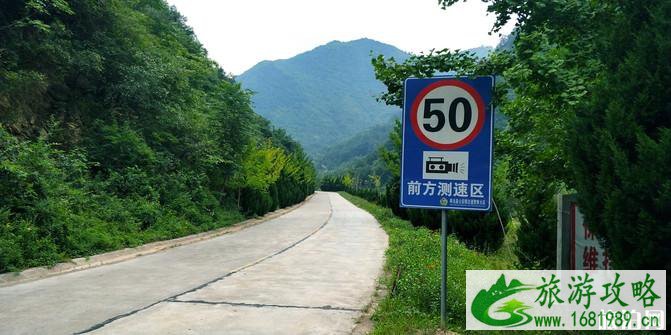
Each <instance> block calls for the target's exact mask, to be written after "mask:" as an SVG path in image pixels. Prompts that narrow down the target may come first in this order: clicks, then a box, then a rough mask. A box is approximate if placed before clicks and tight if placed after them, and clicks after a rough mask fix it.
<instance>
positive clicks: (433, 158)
mask: <svg viewBox="0 0 671 335" xmlns="http://www.w3.org/2000/svg"><path fill="white" fill-rule="evenodd" d="M423 158H424V159H423V162H422V167H423V169H422V177H423V178H424V179H439V180H468V152H461V151H424V155H423Z"/></svg>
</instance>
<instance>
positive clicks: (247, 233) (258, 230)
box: [0, 192, 387, 335]
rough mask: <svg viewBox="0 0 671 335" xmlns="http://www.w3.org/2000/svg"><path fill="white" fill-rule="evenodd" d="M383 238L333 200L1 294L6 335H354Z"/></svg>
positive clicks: (1, 327) (1, 330) (320, 196)
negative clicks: (352, 333) (203, 238)
mask: <svg viewBox="0 0 671 335" xmlns="http://www.w3.org/2000/svg"><path fill="white" fill-rule="evenodd" d="M386 246H387V236H386V234H385V233H384V231H383V230H382V229H381V228H380V227H379V225H378V224H377V222H376V221H375V219H374V218H373V217H372V216H371V215H370V214H368V213H366V212H364V211H362V210H360V209H358V208H357V207H355V206H354V205H352V204H351V203H349V202H348V201H347V200H345V199H344V198H342V197H341V196H340V195H338V194H336V193H325V192H318V193H317V194H316V195H315V196H314V197H312V198H311V199H310V200H309V201H307V202H306V203H305V204H304V205H302V206H301V207H299V208H297V209H295V210H294V211H292V212H289V213H287V214H285V215H283V216H280V217H278V218H275V219H272V220H270V221H267V222H265V223H262V224H259V225H255V226H252V227H249V228H247V229H244V230H242V231H239V232H236V233H232V234H228V235H223V236H220V237H217V238H213V239H210V240H207V241H203V242H198V243H194V244H190V245H186V246H181V247H177V248H173V249H169V250H166V251H163V252H160V253H156V254H152V255H147V256H142V257H138V258H135V259H132V260H129V261H125V262H121V263H116V264H112V265H106V266H101V267H97V268H93V269H89V270H84V271H79V272H73V273H68V274H64V275H59V276H55V277H50V278H46V279H42V280H38V281H34V282H28V283H23V284H18V285H14V286H9V287H3V288H0V334H3V335H4V334H82V333H84V334H347V333H349V332H350V331H351V329H352V328H353V327H354V325H355V321H356V319H357V318H358V317H359V315H360V314H361V311H362V309H363V308H364V307H365V306H366V304H367V303H368V302H369V301H370V298H371V295H372V294H373V292H374V290H375V285H376V280H377V277H378V276H379V275H380V273H381V270H382V264H383V258H384V250H385V249H386Z"/></svg>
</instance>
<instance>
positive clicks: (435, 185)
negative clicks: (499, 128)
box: [401, 76, 494, 211]
mask: <svg viewBox="0 0 671 335" xmlns="http://www.w3.org/2000/svg"><path fill="white" fill-rule="evenodd" d="M493 87H494V78H493V77H491V76H486V77H476V78H475V79H472V78H465V77H464V78H457V77H434V78H409V79H407V80H406V81H405V92H404V94H405V96H404V100H403V102H404V103H403V152H402V158H401V207H411V208H435V209H459V210H472V211H489V210H490V209H491V196H492V149H493V131H494V130H493V126H494V111H493V109H492V106H491V100H492V89H493Z"/></svg>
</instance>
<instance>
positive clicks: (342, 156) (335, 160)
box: [314, 121, 394, 173]
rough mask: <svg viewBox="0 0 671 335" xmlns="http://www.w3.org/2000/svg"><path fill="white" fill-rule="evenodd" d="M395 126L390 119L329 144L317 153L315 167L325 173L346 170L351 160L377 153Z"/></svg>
mask: <svg viewBox="0 0 671 335" xmlns="http://www.w3.org/2000/svg"><path fill="white" fill-rule="evenodd" d="M393 127H394V124H393V122H392V121H390V122H388V123H384V124H380V125H377V126H374V127H372V128H369V129H366V130H364V131H361V132H359V133H357V134H355V135H353V136H351V137H349V138H347V139H345V140H344V141H341V142H338V143H336V144H334V145H331V146H329V147H328V148H327V149H326V150H324V152H321V153H319V154H316V155H315V157H314V162H315V167H316V168H317V169H319V170H320V171H322V172H325V173H328V172H334V171H342V170H346V169H347V168H348V167H349V165H350V163H351V161H353V160H356V159H364V158H366V159H367V158H369V157H368V156H370V155H371V153H374V154H377V150H378V148H379V147H380V146H383V145H385V144H386V143H387V142H388V140H389V132H390V131H391V129H392V128H393ZM374 158H375V157H374Z"/></svg>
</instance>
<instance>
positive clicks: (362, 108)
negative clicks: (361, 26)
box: [236, 39, 408, 155]
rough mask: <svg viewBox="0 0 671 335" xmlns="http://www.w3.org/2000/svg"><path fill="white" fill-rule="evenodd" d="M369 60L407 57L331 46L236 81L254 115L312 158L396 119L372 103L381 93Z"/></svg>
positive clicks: (383, 47)
mask: <svg viewBox="0 0 671 335" xmlns="http://www.w3.org/2000/svg"><path fill="white" fill-rule="evenodd" d="M375 55H385V56H386V57H394V58H395V59H397V60H404V59H406V58H407V57H408V55H407V54H406V53H405V52H403V51H401V50H399V49H397V48H395V47H393V46H391V45H388V44H384V43H380V42H377V41H374V40H370V39H360V40H356V41H351V42H339V41H334V42H331V43H328V44H326V45H322V46H320V47H317V48H315V49H314V50H311V51H308V52H305V53H302V54H300V55H297V56H295V57H292V58H290V59H285V60H277V61H264V62H261V63H259V64H257V65H256V66H254V67H253V68H251V69H250V70H248V71H247V72H245V73H243V74H242V75H240V76H239V77H237V78H236V80H238V81H240V82H241V83H242V85H243V87H245V88H247V89H250V90H252V91H254V92H255V93H254V95H253V97H252V100H253V101H254V107H255V110H256V111H257V112H258V113H259V114H261V115H263V116H264V117H266V118H268V119H269V120H270V121H271V122H273V124H275V125H277V126H279V127H282V128H284V129H286V130H287V132H288V133H289V134H290V135H291V136H293V137H295V138H296V140H298V142H300V143H301V144H302V145H303V146H304V147H305V149H306V151H307V152H308V153H309V154H311V155H315V154H319V153H321V152H323V150H324V149H325V148H328V147H330V146H332V145H333V144H335V143H337V142H340V141H343V140H346V139H348V138H349V137H351V136H353V135H355V134H357V133H359V132H361V131H363V130H366V129H369V128H371V127H373V126H377V125H380V124H391V123H390V120H391V119H392V118H394V117H398V116H399V113H400V111H399V110H398V109H397V108H393V107H389V106H386V105H385V104H383V103H380V102H378V101H376V99H375V97H376V96H378V95H379V94H380V92H382V91H383V90H384V86H383V85H382V84H381V83H380V82H379V81H377V80H375V74H374V72H373V67H372V65H371V63H370V59H371V57H373V56H375Z"/></svg>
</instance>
